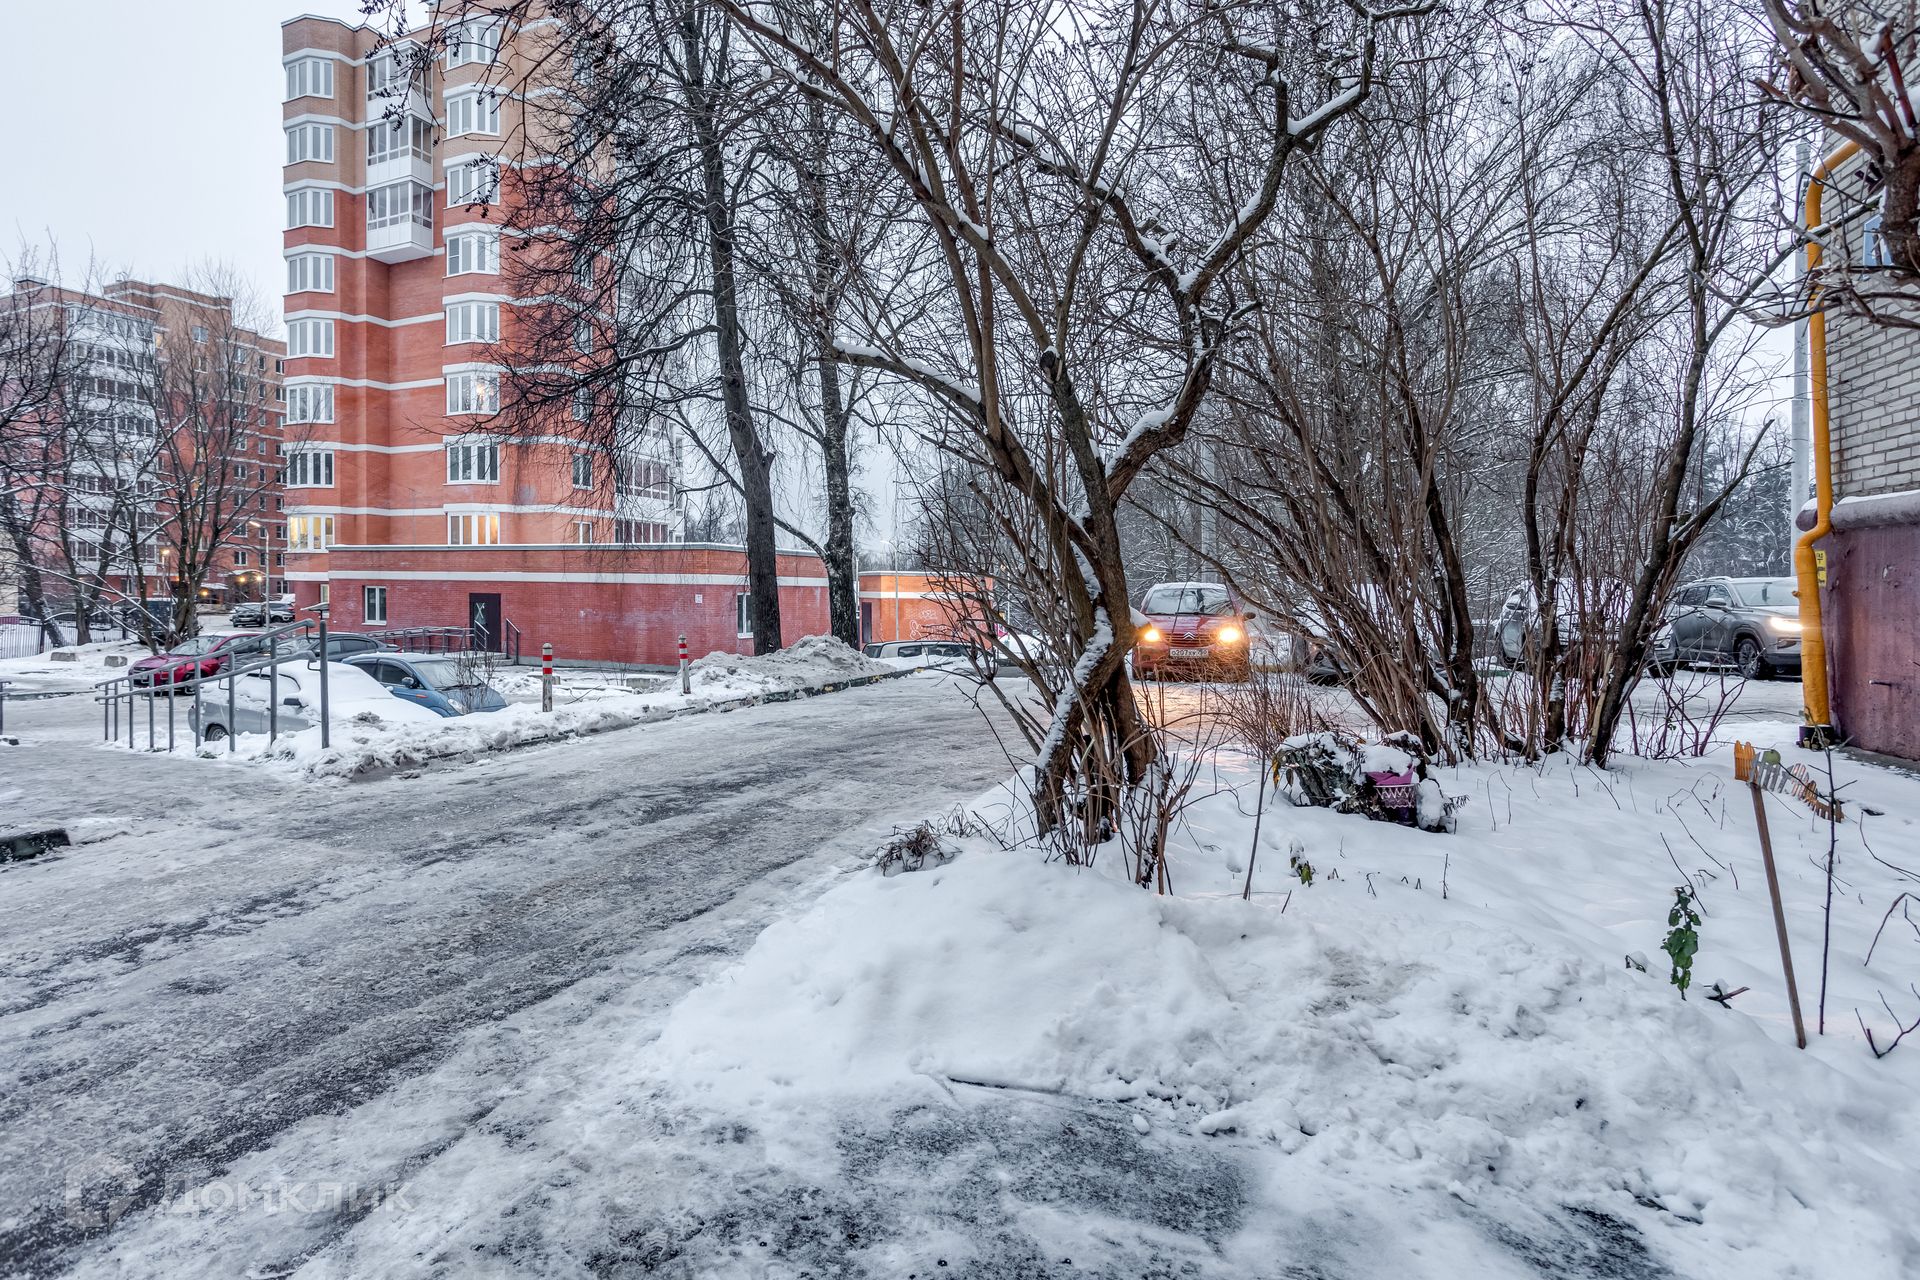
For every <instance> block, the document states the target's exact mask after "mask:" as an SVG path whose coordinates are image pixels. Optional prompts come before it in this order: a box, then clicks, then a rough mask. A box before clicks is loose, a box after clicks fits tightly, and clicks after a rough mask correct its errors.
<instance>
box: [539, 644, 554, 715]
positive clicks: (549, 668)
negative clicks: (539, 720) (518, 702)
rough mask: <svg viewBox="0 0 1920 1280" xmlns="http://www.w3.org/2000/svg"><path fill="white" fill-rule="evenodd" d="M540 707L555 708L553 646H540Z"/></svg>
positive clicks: (545, 708)
mask: <svg viewBox="0 0 1920 1280" xmlns="http://www.w3.org/2000/svg"><path fill="white" fill-rule="evenodd" d="M540 709H541V710H542V711H551V710H553V646H552V645H550V644H543V645H541V646H540Z"/></svg>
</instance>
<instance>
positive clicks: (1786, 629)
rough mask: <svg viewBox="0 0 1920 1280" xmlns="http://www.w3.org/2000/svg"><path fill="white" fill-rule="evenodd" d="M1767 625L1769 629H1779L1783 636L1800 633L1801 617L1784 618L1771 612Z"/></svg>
mask: <svg viewBox="0 0 1920 1280" xmlns="http://www.w3.org/2000/svg"><path fill="white" fill-rule="evenodd" d="M1767 627H1768V629H1769V630H1772V631H1778V632H1779V633H1780V634H1781V635H1783V636H1785V635H1798V634H1799V632H1800V619H1798V618H1784V617H1781V616H1780V615H1779V614H1777V613H1776V614H1771V615H1769V616H1768V618H1767Z"/></svg>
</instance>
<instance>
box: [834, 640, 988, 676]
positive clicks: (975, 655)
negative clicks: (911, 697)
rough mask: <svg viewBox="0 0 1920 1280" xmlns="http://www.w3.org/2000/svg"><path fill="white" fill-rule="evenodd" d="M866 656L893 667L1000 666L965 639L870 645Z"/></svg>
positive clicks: (969, 668)
mask: <svg viewBox="0 0 1920 1280" xmlns="http://www.w3.org/2000/svg"><path fill="white" fill-rule="evenodd" d="M866 655H867V656H868V657H869V658H873V659H876V660H877V661H880V662H884V663H886V664H887V665H888V666H890V667H902V668H913V667H946V668H949V669H952V670H956V671H987V672H992V671H993V670H994V669H995V667H996V666H997V664H996V663H995V662H994V661H993V660H992V659H990V658H989V657H988V656H987V654H986V653H985V651H983V650H982V649H981V648H980V647H979V646H978V645H972V644H968V643H967V642H966V641H964V640H881V641H878V642H876V643H874V644H870V645H868V646H867V647H866Z"/></svg>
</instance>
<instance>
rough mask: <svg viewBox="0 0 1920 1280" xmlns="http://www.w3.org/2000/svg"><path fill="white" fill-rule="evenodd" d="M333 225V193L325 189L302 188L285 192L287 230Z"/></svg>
mask: <svg viewBox="0 0 1920 1280" xmlns="http://www.w3.org/2000/svg"><path fill="white" fill-rule="evenodd" d="M332 225H333V192H332V191H330V190H328V189H327V188H325V187H303V188H301V189H300V190H298V191H289V192H287V229H288V230H289V231H291V230H294V229H295V228H297V227H330V226H332Z"/></svg>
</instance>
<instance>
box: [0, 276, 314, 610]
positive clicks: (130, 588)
mask: <svg viewBox="0 0 1920 1280" xmlns="http://www.w3.org/2000/svg"><path fill="white" fill-rule="evenodd" d="M0 306H11V307H20V308H24V309H28V310H41V309H44V310H45V312H46V313H47V315H48V316H49V317H50V318H51V319H52V320H53V321H54V323H55V325H57V330H58V332H59V333H60V334H61V335H62V339H63V350H64V352H65V355H64V359H65V360H66V373H65V376H64V382H65V384H66V385H65V386H64V389H63V390H62V392H61V393H60V394H59V396H58V397H57V400H56V405H57V406H58V407H56V408H54V409H52V410H50V411H49V416H50V420H55V419H57V420H59V421H60V422H61V424H62V425H61V429H60V430H58V431H54V432H50V433H48V435H47V436H46V437H45V438H46V439H47V440H48V441H50V442H52V443H49V444H48V446H47V447H48V448H49V449H50V450H53V451H54V452H52V453H49V454H47V455H46V456H45V457H44V459H43V461H44V462H45V463H46V466H47V470H46V473H45V481H46V487H45V489H44V490H43V491H40V492H35V493H25V492H23V493H22V494H20V495H17V497H18V500H19V501H21V502H22V503H23V504H30V510H32V511H34V512H38V513H40V516H41V518H40V519H38V520H35V521H34V522H33V523H34V528H33V531H32V537H31V543H32V545H31V546H30V547H29V549H28V555H27V557H26V558H28V559H30V560H31V561H32V562H33V563H34V564H35V565H37V566H38V567H39V570H40V574H39V576H40V579H41V583H42V591H43V593H44V596H45V599H46V602H47V604H48V606H49V607H50V608H51V609H53V610H59V609H63V608H66V607H68V606H70V605H71V604H73V603H74V602H76V601H78V600H81V599H92V600H93V601H94V603H95V605H96V607H104V606H111V605H114V604H118V603H121V602H123V601H126V600H129V599H138V598H140V596H141V595H143V594H144V595H145V596H146V597H148V598H158V597H163V596H169V595H171V594H173V593H174V591H175V590H176V589H177V588H178V584H179V579H180V569H181V564H180V556H181V546H182V545H183V544H187V543H191V544H192V545H193V546H194V547H197V548H200V549H199V550H197V551H192V552H190V553H189V554H191V555H192V556H193V557H194V558H195V560H196V561H197V562H199V563H201V564H204V565H205V566H206V572H205V574H204V575H203V577H202V582H201V585H200V586H199V588H198V591H197V595H198V598H199V602H200V603H201V604H204V605H221V604H226V603H231V602H233V601H238V600H254V599H260V598H262V596H263V595H266V594H269V593H271V592H275V591H280V590H283V589H284V588H285V585H286V583H285V578H284V576H283V575H284V572H285V547H286V531H285V516H284V514H283V512H282V510H281V507H282V495H281V491H280V487H279V484H278V477H277V467H278V464H279V453H280V446H281V431H282V426H281V409H282V405H281V403H280V390H279V388H280V377H281V363H282V360H283V358H284V355H285V346H284V344H282V343H281V342H279V341H278V340H276V339H272V338H265V337H262V336H261V335H260V334H258V333H256V332H254V331H252V330H250V329H248V328H246V327H244V326H243V325H241V324H240V323H238V321H237V319H236V316H235V311H234V304H233V299H231V298H229V297H224V296H220V295H217V294H210V293H201V292H196V291H194V290H191V289H186V288H182V287H180V286H178V285H169V284H155V283H149V282H147V281H141V280H117V281H114V282H113V283H111V284H108V285H106V286H105V287H103V288H102V289H101V290H100V291H99V292H98V293H89V292H85V291H81V290H75V289H67V288H63V287H61V286H59V285H56V284H53V283H51V282H48V281H45V280H38V279H20V280H16V281H14V282H13V286H12V291H11V293H10V294H7V295H4V296H0ZM168 359H172V360H178V361H181V362H186V363H191V364H193V365H195V366H196V371H197V375H198V376H196V374H180V373H179V372H178V371H175V373H172V374H170V373H168V372H166V371H165V369H164V368H163V367H162V364H161V362H163V361H165V360H168ZM209 370H217V371H218V372H219V377H217V378H209V377H207V376H205V374H206V372H207V371H209ZM223 381H224V382H226V383H228V384H230V385H226V386H224V387H222V386H219V385H216V384H217V383H220V382H223ZM183 394H198V395H203V396H204V399H202V400H201V401H200V402H199V404H198V405H197V407H195V406H189V405H187V404H185V403H176V402H175V401H177V400H178V398H179V397H181V396H182V395H183ZM162 432H167V433H169V434H168V436H167V437H166V438H162V436H161V433H162ZM62 442H64V445H65V454H66V456H64V457H62V456H57V455H58V453H59V452H60V451H61V449H62ZM209 449H218V450H219V452H220V455H221V456H219V457H217V458H210V457H204V456H197V453H203V452H205V451H206V450H209ZM28 488H33V486H28ZM189 490H193V491H194V492H195V493H196V494H197V495H198V501H199V506H198V507H197V508H195V509H191V510H187V511H184V512H183V511H182V510H181V509H180V504H179V501H178V498H179V495H181V494H183V493H186V492H188V491H189ZM132 513H137V517H136V516H134V515H133V514H132ZM63 514H64V517H65V519H64V524H65V527H66V529H67V531H68V535H69V538H70V540H71V543H72V545H73V547H74V549H75V554H74V555H73V557H72V560H71V561H69V560H68V558H67V557H66V556H65V555H64V554H62V553H61V551H60V533H59V529H60V525H61V523H62V521H61V516H62V515H63ZM129 524H132V525H136V526H137V530H138V536H137V539H136V538H135V536H134V533H135V530H134V528H130V527H128V525H129ZM190 526H191V527H190ZM136 541H137V546H136V545H134V544H135V542H136ZM103 544H105V546H106V547H107V551H106V552H105V553H104V554H103V552H102V551H101V549H100V548H101V547H102V545H103ZM16 550H17V549H16V548H9V553H12V552H14V551H16ZM270 561H271V563H270ZM76 565H77V566H79V567H80V570H81V572H80V574H79V575H78V577H76V574H75V571H74V566H76ZM89 569H90V570H91V571H90V572H89V571H88V570H89ZM22 576H23V574H22V571H21V570H20V569H19V568H18V567H17V566H16V567H15V569H14V571H13V574H12V577H13V578H14V579H15V580H16V584H17V581H18V580H19V579H20V578H22ZM20 603H21V604H22V605H24V604H25V603H26V602H25V601H21V602H20ZM14 604H15V601H14V600H13V599H12V598H8V599H6V600H3V601H0V612H5V611H10V610H11V609H12V608H13V607H14Z"/></svg>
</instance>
